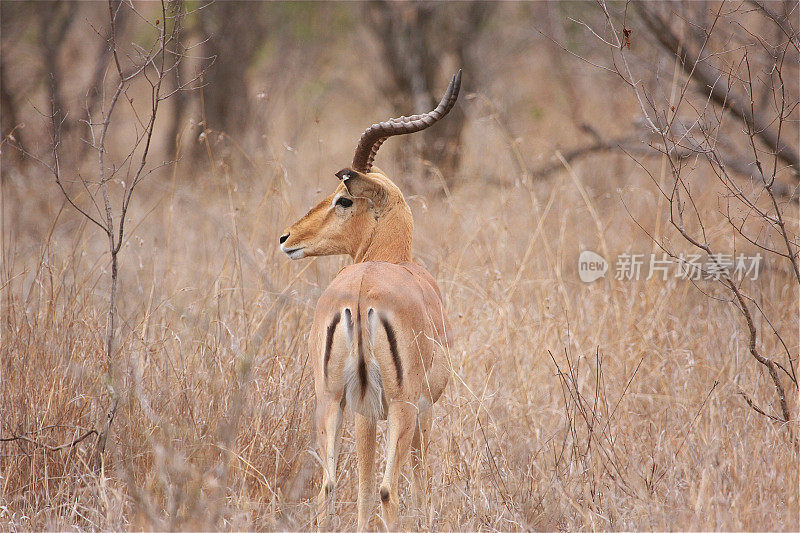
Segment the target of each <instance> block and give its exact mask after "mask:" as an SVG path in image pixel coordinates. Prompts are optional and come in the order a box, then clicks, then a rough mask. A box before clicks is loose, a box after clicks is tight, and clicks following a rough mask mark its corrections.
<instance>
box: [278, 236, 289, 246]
mask: <svg viewBox="0 0 800 533" xmlns="http://www.w3.org/2000/svg"><path fill="white" fill-rule="evenodd" d="M288 238H289V234H288V233H287V234H286V235H281V238H280V241H281V244H283V243H285V242H286V239H288Z"/></svg>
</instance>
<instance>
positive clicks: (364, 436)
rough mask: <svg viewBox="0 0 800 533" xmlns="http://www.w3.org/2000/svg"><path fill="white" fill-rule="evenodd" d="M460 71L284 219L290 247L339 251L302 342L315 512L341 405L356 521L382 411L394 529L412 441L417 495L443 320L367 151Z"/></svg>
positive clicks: (370, 139)
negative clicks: (352, 467) (347, 416)
mask: <svg viewBox="0 0 800 533" xmlns="http://www.w3.org/2000/svg"><path fill="white" fill-rule="evenodd" d="M460 86H461V71H460V70H459V71H458V73H457V74H456V75H455V76H454V77H453V79H452V80H451V82H450V85H449V86H448V88H447V92H446V93H445V95H444V97H443V98H442V100H441V102H440V103H439V105H438V106H437V107H436V109H434V110H433V111H430V112H428V113H425V114H422V115H412V116H410V117H400V118H393V119H390V120H388V121H386V122H381V123H378V124H373V125H372V126H371V127H369V128H368V129H367V130H366V131H365V132H364V133H363V135H362V136H361V140H360V141H359V143H358V147H357V148H356V152H355V156H354V157H353V163H352V165H351V166H350V167H348V168H344V169H342V170H340V171H339V172H337V173H336V177H338V178H339V180H340V183H339V185H338V187H337V188H336V190H335V191H334V192H333V194H331V195H330V196H328V197H327V198H325V199H324V200H322V201H321V202H320V203H319V204H318V205H317V206H316V207H314V208H312V209H311V210H310V211H309V212H308V213H307V214H306V215H305V216H304V217H303V218H301V219H300V220H298V221H297V222H295V223H294V224H293V225H292V226H290V227H289V228H287V229H286V230H285V231H284V232H283V235H282V236H281V238H280V246H281V250H282V251H283V252H284V253H286V255H288V256H289V257H290V258H292V259H301V258H303V257H309V256H318V255H338V254H346V255H349V256H350V257H352V258H353V261H354V264H353V265H350V266H348V267H346V268H344V269H342V270H341V271H340V272H339V274H338V275H337V276H336V278H335V279H334V280H333V282H332V283H331V284H330V286H329V287H328V288H327V289H326V290H325V292H324V293H323V294H322V296H321V297H320V299H319V302H318V303H317V307H316V311H315V313H314V322H313V325H312V326H311V331H310V333H309V340H308V347H309V351H310V354H311V357H312V359H313V365H314V389H315V394H316V400H317V408H316V429H317V442H318V446H319V449H320V457H321V458H322V461H323V467H324V468H323V476H322V488H321V490H320V493H319V496H318V510H319V516H320V524H321V525H325V526H327V525H328V523H329V520H330V517H331V515H332V514H333V512H334V505H335V498H336V497H335V488H336V462H337V456H338V453H339V440H340V435H341V427H342V418H343V414H344V409H345V407H349V408H350V410H351V411H353V413H354V416H355V438H356V454H357V460H358V529H359V530H363V529H365V528H366V527H368V522H369V519H370V518H371V515H372V509H373V505H374V500H375V495H374V490H375V434H376V426H377V421H378V420H379V419H380V420H382V419H387V418H388V425H389V433H388V437H387V440H386V446H387V450H386V471H385V472H384V475H383V480H382V481H381V485H380V499H381V506H382V511H383V520H384V522H385V524H386V525H387V527H389V528H390V529H394V528H395V527H396V522H397V512H398V505H399V502H398V481H399V475H400V468H401V467H402V466H403V463H404V462H405V460H406V459H407V457H408V455H409V452H410V450H411V448H413V450H414V452H413V453H411V458H412V470H413V472H412V487H413V492H414V495H415V500H416V503H417V505H424V502H425V492H426V488H427V487H426V485H427V476H426V473H425V462H424V460H423V459H424V453H425V449H426V447H427V443H428V434H429V432H430V428H431V407H432V405H433V404H434V403H435V402H436V400H438V399H439V396H441V394H442V391H443V390H444V388H445V385H446V384H447V381H448V378H449V365H448V364H447V358H446V355H445V350H446V349H447V346H448V335H447V332H448V331H449V327H448V323H447V319H446V318H445V315H444V312H443V306H442V298H441V293H440V292H439V288H438V287H437V285H436V282H435V281H434V280H433V277H432V276H431V275H430V274H429V273H428V272H427V271H426V270H425V269H424V268H423V267H422V266H420V265H419V264H417V263H415V262H414V261H413V259H412V255H411V239H412V234H413V229H414V223H413V220H412V217H411V209H410V208H409V207H408V204H407V203H406V201H405V199H404V198H403V193H401V192H400V189H399V188H398V187H397V186H396V185H395V184H394V183H393V182H392V180H390V179H389V178H388V177H387V176H386V175H385V174H383V173H382V172H381V171H379V170H378V169H376V168H373V166H372V163H373V160H374V159H375V154H376V153H377V152H378V148H380V146H381V144H382V143H383V142H384V141H385V140H386V139H387V138H389V137H391V136H394V135H402V134H407V133H414V132H417V131H421V130H423V129H425V128H428V127H429V126H431V125H433V124H434V123H435V122H437V121H438V120H440V119H441V118H442V117H444V116H445V115H446V114H447V113H448V112H449V111H450V109H452V107H453V105H454V104H455V102H456V99H457V98H458V92H459V89H460Z"/></svg>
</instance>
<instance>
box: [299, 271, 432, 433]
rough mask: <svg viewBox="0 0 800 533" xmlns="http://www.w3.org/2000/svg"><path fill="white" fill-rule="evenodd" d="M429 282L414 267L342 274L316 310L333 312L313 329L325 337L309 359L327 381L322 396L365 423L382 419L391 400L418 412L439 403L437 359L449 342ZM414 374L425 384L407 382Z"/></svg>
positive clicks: (317, 317)
mask: <svg viewBox="0 0 800 533" xmlns="http://www.w3.org/2000/svg"><path fill="white" fill-rule="evenodd" d="M429 278H430V275H429V274H427V272H425V271H424V270H422V269H421V268H420V267H419V266H418V265H415V264H413V263H408V264H403V265H398V264H393V263H384V262H366V263H358V264H356V265H352V266H350V267H347V268H345V269H343V270H342V271H341V272H340V273H339V275H338V276H337V277H336V279H335V280H334V281H333V283H332V284H331V286H330V287H329V288H328V289H327V290H326V291H325V292H324V293H323V295H322V296H321V297H320V305H318V309H322V308H325V309H328V310H329V311H328V313H330V311H334V312H333V313H332V314H330V315H325V316H315V322H320V323H321V324H325V326H324V327H319V328H315V331H319V332H324V338H322V339H319V342H318V345H319V346H320V347H321V348H322V350H321V351H318V352H317V354H315V355H314V357H318V358H320V359H321V361H320V363H321V370H322V372H321V374H322V376H323V378H324V383H321V384H318V385H319V386H321V387H322V388H323V389H324V391H325V392H327V393H328V394H331V395H332V396H333V397H344V400H345V403H346V405H347V406H349V407H350V409H351V410H352V411H355V412H357V413H360V414H362V415H364V416H365V417H367V418H368V419H370V420H378V419H383V418H384V417H385V414H386V407H387V405H388V402H389V401H392V400H400V401H405V402H409V403H412V404H414V405H418V406H420V407H421V408H422V409H424V408H426V407H428V406H430V405H431V404H432V403H434V402H435V401H436V399H437V398H438V397H439V395H440V394H441V389H442V388H443V387H444V383H446V379H444V380H443V379H441V376H440V375H443V372H442V370H441V369H442V363H443V361H441V359H442V358H441V356H440V357H438V358H437V357H436V353H437V352H438V351H440V350H439V349H438V348H440V347H441V346H443V345H444V344H445V343H446V335H445V330H446V326H445V322H444V316H443V314H442V312H441V299H440V297H439V294H438V291H437V290H436V289H435V285H433V284H432V280H430V279H429ZM322 304H324V305H322ZM401 326H402V327H401ZM437 359H439V360H437ZM432 371H433V372H435V373H436V376H435V377H436V379H435V380H433V383H432V380H431V379H430V378H429V374H430V373H431V372H432ZM412 374H413V377H415V378H423V379H414V380H413V381H412V382H411V383H409V382H408V380H407V379H406V376H407V375H412ZM318 375H319V374H318Z"/></svg>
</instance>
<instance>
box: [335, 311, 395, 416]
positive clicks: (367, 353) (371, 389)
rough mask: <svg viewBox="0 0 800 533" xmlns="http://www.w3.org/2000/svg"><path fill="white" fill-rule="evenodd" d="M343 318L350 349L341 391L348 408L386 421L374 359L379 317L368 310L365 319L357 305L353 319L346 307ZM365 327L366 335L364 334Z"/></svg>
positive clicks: (378, 375)
mask: <svg viewBox="0 0 800 533" xmlns="http://www.w3.org/2000/svg"><path fill="white" fill-rule="evenodd" d="M343 315H344V323H345V329H346V331H347V335H346V339H347V345H348V347H349V349H350V353H349V355H348V356H347V360H346V361H345V366H344V383H345V385H344V390H345V398H346V400H347V405H348V406H349V407H350V409H352V410H353V411H355V412H357V413H360V414H361V415H363V416H365V417H366V418H367V419H368V420H371V421H376V420H379V419H384V418H386V409H385V407H386V395H385V394H384V391H383V379H382V378H381V367H380V365H379V364H378V360H377V359H376V358H375V328H376V324H377V317H378V314H377V312H376V311H375V310H374V309H373V308H371V307H370V308H369V309H368V310H367V312H366V313H364V315H365V316H362V312H361V304H360V303H359V304H358V305H357V306H356V313H355V317H353V316H352V314H351V312H350V309H349V308H347V309H345V310H344V312H343ZM354 322H355V323H354ZM365 323H366V324H365ZM365 325H366V329H367V332H366V335H365V334H364V326H365ZM364 337H366V338H364Z"/></svg>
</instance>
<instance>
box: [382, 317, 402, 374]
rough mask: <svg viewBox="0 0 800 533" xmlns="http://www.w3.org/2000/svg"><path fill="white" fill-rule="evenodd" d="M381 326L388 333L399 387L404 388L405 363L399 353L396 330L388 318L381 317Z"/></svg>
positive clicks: (387, 336) (387, 337)
mask: <svg viewBox="0 0 800 533" xmlns="http://www.w3.org/2000/svg"><path fill="white" fill-rule="evenodd" d="M381 324H383V329H384V331H386V339H387V340H388V341H389V350H391V352H392V361H394V368H395V370H396V371H397V385H398V386H399V387H402V386H403V362H402V361H400V354H399V353H398V352H397V338H396V337H395V335H394V328H393V327H392V325H391V324H389V321H388V320H386V317H384V316H382V317H381Z"/></svg>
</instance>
